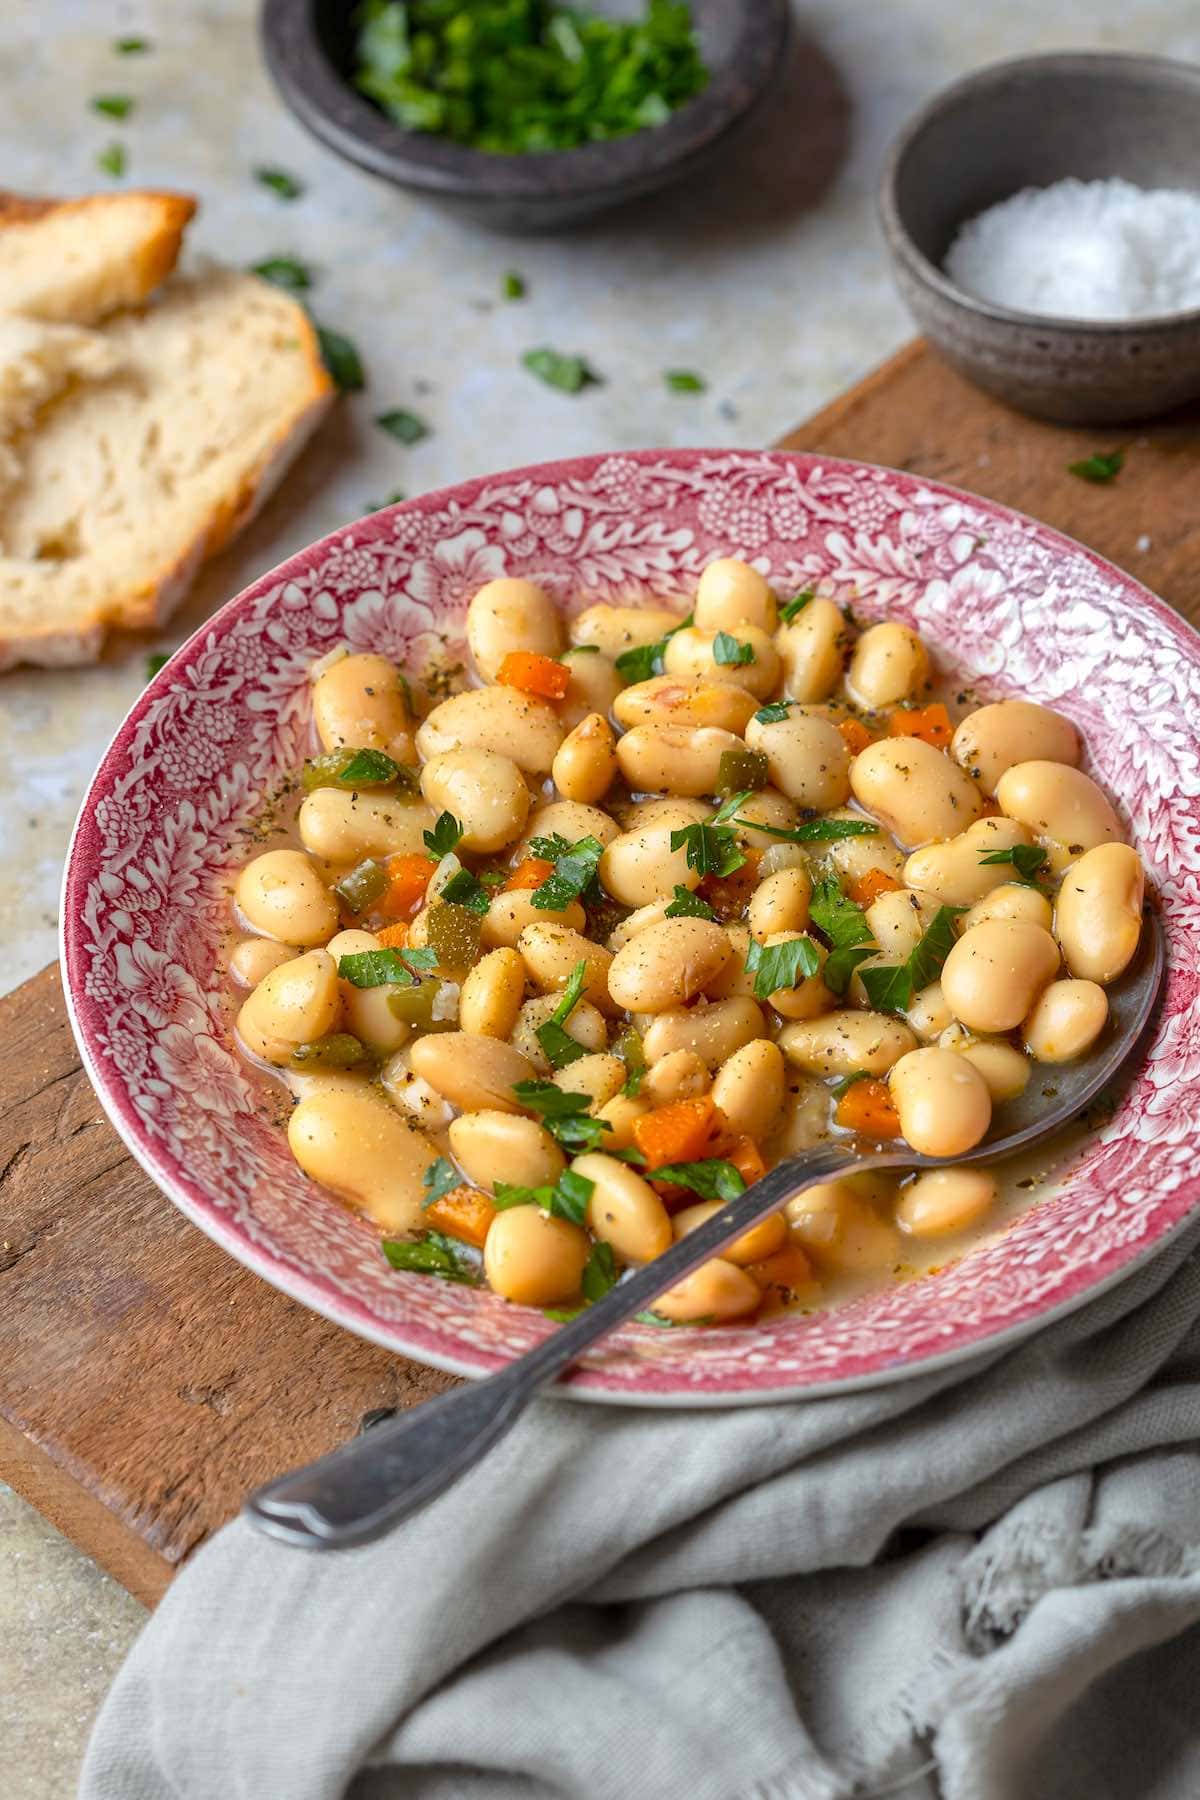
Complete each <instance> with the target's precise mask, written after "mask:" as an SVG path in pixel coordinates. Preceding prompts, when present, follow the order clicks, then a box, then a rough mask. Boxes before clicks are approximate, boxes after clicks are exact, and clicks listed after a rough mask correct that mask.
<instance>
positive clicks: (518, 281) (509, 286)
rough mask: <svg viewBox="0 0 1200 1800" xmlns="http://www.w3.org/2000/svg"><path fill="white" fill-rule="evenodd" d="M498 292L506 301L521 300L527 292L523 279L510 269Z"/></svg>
mask: <svg viewBox="0 0 1200 1800" xmlns="http://www.w3.org/2000/svg"><path fill="white" fill-rule="evenodd" d="M500 292H501V293H502V294H503V295H504V298H505V299H506V300H523V299H524V298H525V295H526V293H527V292H528V289H527V287H526V285H525V277H524V276H523V275H518V273H517V271H516V270H515V269H510V270H509V271H508V273H507V275H506V276H505V277H504V280H503V281H502V282H501V284H500Z"/></svg>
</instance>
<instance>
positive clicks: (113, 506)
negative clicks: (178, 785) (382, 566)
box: [0, 232, 335, 668]
mask: <svg viewBox="0 0 1200 1800" xmlns="http://www.w3.org/2000/svg"><path fill="white" fill-rule="evenodd" d="M2 242H3V233H2V232H0V243H2ZM99 335H100V338H101V340H102V342H103V343H104V344H105V345H107V346H108V348H109V350H110V351H111V354H112V358H113V361H112V364H111V366H110V367H109V368H108V370H107V371H106V372H105V373H104V374H103V375H102V376H100V377H99V378H97V377H96V376H94V375H92V376H89V377H88V378H86V379H82V380H80V379H75V380H74V381H72V382H71V384H70V385H67V386H66V387H64V388H63V389H62V390H61V391H60V392H59V393H58V394H57V396H56V397H55V398H53V399H51V400H50V401H49V403H48V404H44V405H42V406H41V408H40V410H39V411H38V413H37V416H36V418H35V420H34V422H33V424H32V426H31V427H29V428H28V429H25V430H23V431H20V432H19V433H18V434H17V435H16V436H15V437H14V438H13V439H12V440H11V441H10V444H9V446H8V447H9V450H10V453H11V455H12V456H13V457H14V458H15V459H16V462H17V465H18V466H17V470H16V473H15V476H14V477H13V478H12V479H11V481H10V484H9V486H8V490H7V493H6V494H5V495H4V497H3V500H2V503H0V668H5V667H9V666H11V665H12V664H13V663H16V662H38V663H74V662H85V661H88V660H90V659H91V658H92V657H94V656H95V654H96V650H97V646H98V644H99V641H100V638H101V635H102V633H103V630H104V628H105V627H106V626H108V625H116V626H127V627H132V628H135V629H145V628H148V627H150V626H152V625H154V624H156V623H158V622H159V621H161V620H162V619H164V618H165V617H166V616H167V614H168V613H169V612H170V611H171V609H172V608H173V607H174V606H175V605H176V604H177V603H178V601H179V600H180V599H181V598H182V596H183V594H184V592H185V591H186V589H187V585H188V583H189V582H190V580H191V578H192V576H193V574H194V573H195V570H196V568H197V567H198V565H199V563H200V562H201V561H202V560H203V559H204V558H205V557H206V556H211V555H212V554H213V552H214V551H216V550H219V549H220V548H221V547H222V545H224V544H225V543H227V542H228V540H229V539H230V538H231V537H232V536H233V534H234V533H235V532H236V531H237V530H239V529H240V528H241V526H243V525H244V524H245V523H246V522H247V521H248V520H249V519H250V518H251V517H252V516H253V514H254V513H255V511H256V510H257V509H258V507H259V506H260V505H261V503H262V502H263V500H264V499H265V498H266V496H267V495H268V494H269V493H270V492H271V490H272V489H273V488H274V487H275V485H276V483H277V482H278V481H279V479H280V477H281V476H282V474H283V472H284V470H285V469H286V468H287V466H288V464H289V463H290V462H291V460H292V458H293V457H294V456H295V455H296V453H297V452H298V450H299V449H300V447H301V445H302V444H303V443H304V442H305V441H306V439H307V438H308V437H309V435H310V434H311V432H312V431H313V430H314V429H315V427H316V426H317V424H318V423H319V421H320V420H321V418H322V417H323V416H324V414H325V412H326V410H327V409H328V407H329V405H330V404H331V402H332V400H333V397H334V391H335V390H334V387H333V383H332V382H331V381H330V378H329V376H328V374H327V373H326V371H325V368H324V365H323V364H322V361H321V355H320V349H319V346H318V343H317V338H316V333H315V331H314V329H313V327H312V324H311V322H310V321H309V318H308V315H307V314H306V313H305V312H304V310H303V308H302V307H300V306H299V305H297V303H296V302H295V301H294V300H292V299H290V298H289V297H288V296H287V295H286V294H284V293H282V292H281V291H280V290H279V289H278V288H275V287H271V286H270V285H269V284H268V283H266V282H264V281H260V280H259V279H258V278H257V277H256V276H254V275H244V274H239V273H235V272H233V271H230V270H222V269H216V270H212V271H211V272H208V273H205V274H201V275H196V276H189V277H183V276H175V277H173V278H172V280H171V281H169V282H168V283H167V285H166V286H165V287H164V288H163V289H162V291H161V293H160V294H159V295H158V296H157V297H156V298H155V299H154V300H153V301H151V302H150V303H149V304H148V305H147V306H145V307H142V308H139V309H137V310H133V311H126V312H120V313H117V314H115V315H114V316H113V317H112V318H110V319H108V320H107V322H106V324H105V326H104V329H103V332H102V333H100V334H99ZM80 372H81V371H80Z"/></svg>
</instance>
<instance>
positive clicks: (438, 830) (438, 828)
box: [421, 812, 463, 862]
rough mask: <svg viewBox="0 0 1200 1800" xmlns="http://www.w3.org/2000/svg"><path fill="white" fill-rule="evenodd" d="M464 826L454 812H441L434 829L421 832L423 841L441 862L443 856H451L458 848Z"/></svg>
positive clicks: (430, 852)
mask: <svg viewBox="0 0 1200 1800" xmlns="http://www.w3.org/2000/svg"><path fill="white" fill-rule="evenodd" d="M462 834H463V828H462V825H461V824H460V823H459V821H458V820H457V819H456V818H455V816H454V814H453V813H452V812H443V813H439V814H438V816H437V819H436V820H435V822H434V827H433V830H432V831H423V832H422V833H421V839H422V842H423V843H424V845H425V848H426V849H427V850H428V852H429V854H430V856H433V857H436V858H437V860H438V862H441V860H442V858H443V856H449V855H450V854H451V852H452V851H454V850H457V848H458V843H459V839H460V838H461V837H462Z"/></svg>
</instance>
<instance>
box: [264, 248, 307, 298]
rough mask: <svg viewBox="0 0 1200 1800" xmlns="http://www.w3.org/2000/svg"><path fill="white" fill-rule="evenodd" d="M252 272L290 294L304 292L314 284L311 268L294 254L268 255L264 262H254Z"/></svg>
mask: <svg viewBox="0 0 1200 1800" xmlns="http://www.w3.org/2000/svg"><path fill="white" fill-rule="evenodd" d="M250 273H251V274H252V275H257V276H258V278H259V280H260V281H269V282H270V283H271V285H272V287H278V288H283V289H284V290H285V291H286V292H287V293H289V294H302V293H304V292H305V290H306V289H308V288H310V287H311V286H312V284H313V281H312V271H311V269H309V267H308V265H307V264H306V263H302V262H299V261H297V259H296V258H295V257H294V256H268V257H267V258H266V260H265V261H264V262H260V263H252V264H251V265H250Z"/></svg>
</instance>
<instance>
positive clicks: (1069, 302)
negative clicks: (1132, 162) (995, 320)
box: [945, 180, 1200, 319]
mask: <svg viewBox="0 0 1200 1800" xmlns="http://www.w3.org/2000/svg"><path fill="white" fill-rule="evenodd" d="M945 270H946V273H947V275H949V277H950V279H951V281H953V282H955V283H956V285H957V286H958V287H960V288H963V289H965V290H966V292H967V293H969V294H974V295H975V296H976V298H977V299H980V300H990V301H991V302H992V303H993V304H994V305H996V306H1008V307H1011V308H1013V309H1014V310H1015V311H1017V312H1028V313H1041V314H1042V315H1043V316H1044V317H1046V318H1057V319H1062V318H1069V319H1146V318H1153V317H1155V316H1157V315H1159V314H1162V313H1176V312H1186V311H1188V310H1190V309H1191V308H1192V307H1200V194H1189V193H1187V192H1185V191H1183V190H1182V189H1177V188H1139V187H1135V186H1134V185H1133V183H1132V182H1129V181H1075V180H1067V181H1056V182H1054V184H1053V185H1052V186H1051V187H1045V188H1024V189H1022V191H1021V192H1020V193H1019V194H1014V195H1013V196H1012V198H1011V199H1010V200H1002V201H1001V202H1000V203H999V205H997V206H989V207H988V209H987V211H986V212H982V213H980V214H979V215H978V217H977V218H974V219H971V220H970V221H969V222H968V223H967V224H966V225H964V226H963V227H962V229H961V230H960V231H959V233H958V236H957V237H956V238H955V240H954V242H953V243H952V244H951V246H950V249H949V252H948V253H947V256H946V261H945Z"/></svg>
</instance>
